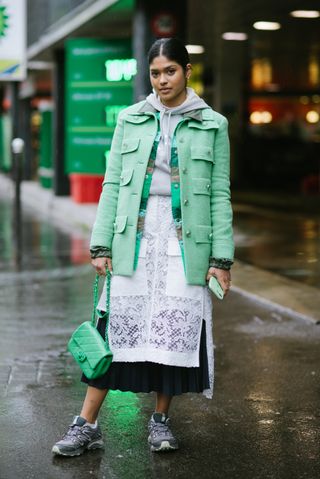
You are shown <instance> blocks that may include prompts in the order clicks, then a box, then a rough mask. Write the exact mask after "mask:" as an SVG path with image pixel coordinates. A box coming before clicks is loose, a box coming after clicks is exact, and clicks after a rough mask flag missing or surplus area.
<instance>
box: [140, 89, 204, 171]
mask: <svg viewBox="0 0 320 479" xmlns="http://www.w3.org/2000/svg"><path fill="white" fill-rule="evenodd" d="M146 101H147V102H148V103H149V104H150V105H152V106H153V107H154V108H155V109H156V110H158V111H159V112H160V130H161V138H160V143H163V146H164V147H165V150H166V160H167V162H168V163H170V156H171V155H170V150H171V139H172V135H173V132H174V130H175V127H176V126H177V124H178V122H179V120H180V118H181V115H183V114H184V113H187V112H189V111H192V110H200V109H204V108H210V107H209V105H207V103H206V102H205V101H204V100H202V99H201V98H200V97H199V96H198V95H197V94H196V92H195V91H194V90H193V88H189V87H187V98H186V99H185V101H184V102H183V103H181V105H178V106H174V107H168V106H165V105H164V104H163V103H162V102H161V100H160V97H159V95H157V94H156V93H155V91H154V90H153V93H151V94H150V95H148V96H147V98H146ZM159 146H160V145H159Z"/></svg>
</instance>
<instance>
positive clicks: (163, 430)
mask: <svg viewBox="0 0 320 479" xmlns="http://www.w3.org/2000/svg"><path fill="white" fill-rule="evenodd" d="M155 433H156V434H160V435H161V436H165V435H166V434H170V435H171V434H172V433H171V431H170V428H169V425H168V424H165V423H159V422H156V423H154V424H153V425H152V434H155Z"/></svg>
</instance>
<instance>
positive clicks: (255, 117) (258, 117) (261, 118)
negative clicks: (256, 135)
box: [250, 111, 272, 125]
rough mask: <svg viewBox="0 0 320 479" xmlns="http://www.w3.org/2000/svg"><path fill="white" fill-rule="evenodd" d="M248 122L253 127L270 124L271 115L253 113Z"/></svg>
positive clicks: (263, 112) (258, 112)
mask: <svg viewBox="0 0 320 479" xmlns="http://www.w3.org/2000/svg"><path fill="white" fill-rule="evenodd" d="M250 122H251V123H253V124H254V125H261V124H262V123H264V124H266V123H271V122H272V114H271V113H270V111H253V112H252V113H251V115H250Z"/></svg>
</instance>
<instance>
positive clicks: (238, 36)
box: [222, 32, 248, 42]
mask: <svg viewBox="0 0 320 479" xmlns="http://www.w3.org/2000/svg"><path fill="white" fill-rule="evenodd" d="M222 38H223V39H224V40H235V41H238V42H242V41H244V40H247V38H248V35H247V34H246V33H243V32H224V33H223V34H222Z"/></svg>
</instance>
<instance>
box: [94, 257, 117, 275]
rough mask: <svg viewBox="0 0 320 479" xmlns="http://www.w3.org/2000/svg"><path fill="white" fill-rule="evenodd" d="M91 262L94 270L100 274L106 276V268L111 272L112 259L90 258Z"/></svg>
mask: <svg viewBox="0 0 320 479" xmlns="http://www.w3.org/2000/svg"><path fill="white" fill-rule="evenodd" d="M91 264H92V266H93V267H94V269H95V270H96V273H97V274H99V275H100V276H106V274H107V268H108V270H109V271H110V273H111V274H112V260H111V258H104V257H103V258H94V259H92V260H91Z"/></svg>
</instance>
